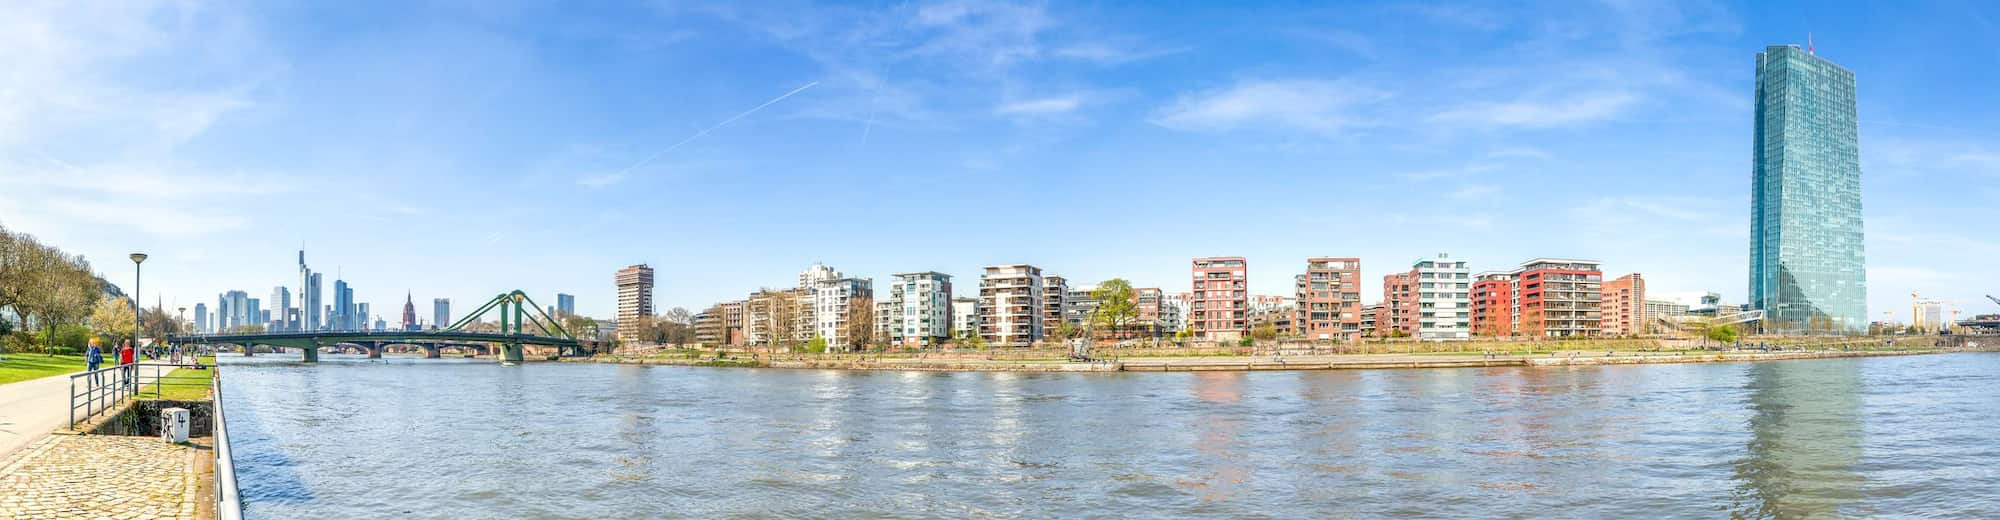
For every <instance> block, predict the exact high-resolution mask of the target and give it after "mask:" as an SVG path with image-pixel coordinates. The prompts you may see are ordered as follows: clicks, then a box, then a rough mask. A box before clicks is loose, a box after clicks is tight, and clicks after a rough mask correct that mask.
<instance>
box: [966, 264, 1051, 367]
mask: <svg viewBox="0 0 2000 520" xmlns="http://www.w3.org/2000/svg"><path fill="white" fill-rule="evenodd" d="M1042 297H1043V293H1042V269H1041V268H1039V267H1035V266H1032V265H1028V264H1012V265H990V266H986V272H985V273H984V274H981V275H980V276H979V336H980V337H981V338H984V339H985V340H986V342H987V343H990V344H992V345H994V346H1002V347H1025V346H1028V345H1032V344H1034V343H1035V342H1036V341H1041V339H1042V336H1043V329H1042V316H1043V313H1044V312H1046V309H1044V308H1043V304H1042Z"/></svg>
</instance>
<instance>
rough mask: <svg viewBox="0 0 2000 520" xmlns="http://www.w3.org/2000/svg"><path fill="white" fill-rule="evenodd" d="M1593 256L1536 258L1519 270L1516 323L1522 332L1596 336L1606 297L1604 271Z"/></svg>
mask: <svg viewBox="0 0 2000 520" xmlns="http://www.w3.org/2000/svg"><path fill="white" fill-rule="evenodd" d="M1597 265H1598V263H1597V262H1595V261H1590V260H1567V259H1561V258H1536V259H1534V260H1529V261H1527V262H1522V263H1521V267H1520V268H1519V269H1517V270H1516V271H1517V272H1519V273H1520V274H1519V275H1517V276H1516V278H1515V281H1514V285H1515V286H1516V290H1515V291H1516V293H1515V294H1516V295H1517V296H1515V298H1514V300H1515V309H1516V311H1515V315H1516V316H1517V317H1516V318H1515V323H1518V324H1519V325H1518V326H1517V327H1516V330H1517V333H1518V334H1520V335H1522V336H1532V337H1545V338H1566V337H1581V336H1596V335H1598V333H1599V332H1600V331H1601V329H1602V327H1601V325H1602V323H1601V320H1602V314H1601V311H1600V310H1599V309H1598V304H1599V302H1600V301H1601V300H1602V299H1603V298H1604V293H1603V283H1604V274H1603V273H1601V272H1599V271H1598V267H1597Z"/></svg>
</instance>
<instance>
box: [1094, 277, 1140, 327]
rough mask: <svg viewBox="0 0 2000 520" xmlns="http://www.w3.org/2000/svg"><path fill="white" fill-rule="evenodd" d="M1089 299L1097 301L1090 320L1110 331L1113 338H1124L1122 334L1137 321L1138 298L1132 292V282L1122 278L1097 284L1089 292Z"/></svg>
mask: <svg viewBox="0 0 2000 520" xmlns="http://www.w3.org/2000/svg"><path fill="white" fill-rule="evenodd" d="M1090 299H1092V300H1096V301H1097V308H1096V309H1095V310H1092V311H1091V314H1092V316H1091V319H1092V320H1094V321H1095V322H1096V323H1097V324H1098V325H1103V326H1104V327H1105V328H1106V329H1110V330H1111V334H1112V335H1113V336H1114V337H1118V338H1124V337H1125V336H1124V335H1123V332H1124V331H1125V330H1126V329H1127V328H1130V327H1131V326H1132V325H1133V324H1134V323H1137V322H1138V321H1139V300H1138V296H1137V295H1136V294H1135V293H1134V292H1133V290H1132V282H1128V281H1125V279H1124V278H1112V279H1110V280H1105V281H1104V282H1102V283H1099V284H1097V289H1095V290H1092V291H1090Z"/></svg>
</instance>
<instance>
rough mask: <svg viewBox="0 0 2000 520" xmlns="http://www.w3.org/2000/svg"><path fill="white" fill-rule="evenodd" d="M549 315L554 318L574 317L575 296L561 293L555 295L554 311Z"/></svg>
mask: <svg viewBox="0 0 2000 520" xmlns="http://www.w3.org/2000/svg"><path fill="white" fill-rule="evenodd" d="M549 314H550V315H551V316H553V317H556V318H561V317H563V316H575V315H576V296H575V295H569V294H563V293H556V311H555V312H552V313H549Z"/></svg>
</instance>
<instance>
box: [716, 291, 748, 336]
mask: <svg viewBox="0 0 2000 520" xmlns="http://www.w3.org/2000/svg"><path fill="white" fill-rule="evenodd" d="M745 305H746V302H745V301H744V300H736V301H731V302H722V305H721V307H722V344H724V345H742V344H743V343H744V338H743V320H744V314H743V310H744V306H745Z"/></svg>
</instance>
